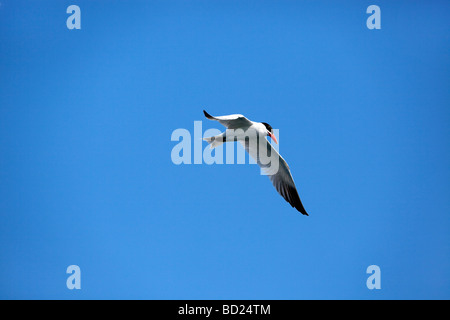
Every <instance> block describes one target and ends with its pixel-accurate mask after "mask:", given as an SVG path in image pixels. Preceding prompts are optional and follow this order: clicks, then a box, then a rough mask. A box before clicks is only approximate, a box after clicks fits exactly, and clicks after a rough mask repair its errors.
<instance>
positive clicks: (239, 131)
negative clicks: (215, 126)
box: [203, 110, 308, 215]
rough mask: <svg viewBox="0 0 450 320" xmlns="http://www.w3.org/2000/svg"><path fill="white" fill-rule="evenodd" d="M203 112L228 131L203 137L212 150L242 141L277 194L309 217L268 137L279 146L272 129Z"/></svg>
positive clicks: (264, 125)
mask: <svg viewBox="0 0 450 320" xmlns="http://www.w3.org/2000/svg"><path fill="white" fill-rule="evenodd" d="M203 113H204V114H205V117H206V118H208V119H210V120H215V121H218V122H219V123H220V124H222V125H223V126H225V127H226V128H227V130H226V131H225V132H222V133H221V134H219V135H217V136H214V137H209V138H204V140H205V141H207V142H208V143H209V144H210V146H211V148H215V147H217V146H219V145H221V144H222V143H224V142H227V141H239V142H240V143H241V144H242V145H243V146H244V148H245V150H246V151H247V152H248V154H249V155H250V156H251V157H252V158H253V159H254V160H255V161H256V163H257V164H258V165H259V166H260V167H261V168H262V169H263V170H264V171H265V172H266V174H267V175H268V176H269V179H270V181H272V184H273V186H274V187H275V189H276V190H277V191H278V193H279V194H280V195H281V196H282V197H283V198H284V199H285V200H286V201H287V202H289V204H290V205H291V206H292V207H294V208H295V209H297V210H298V211H299V212H301V213H302V214H304V215H308V213H307V212H306V210H305V208H304V207H303V204H302V202H301V200H300V196H299V195H298V192H297V188H296V187H295V183H294V179H293V178H292V174H291V170H290V169H289V165H288V164H287V162H286V161H285V160H284V159H283V157H282V156H280V154H279V153H278V152H277V151H276V150H275V149H274V148H273V147H272V145H271V144H270V143H269V141H268V140H267V138H266V137H267V136H269V137H270V138H271V139H272V140H273V141H274V142H275V143H277V144H278V141H277V138H276V137H275V135H274V134H273V129H272V127H271V126H270V125H269V124H268V123H265V122H254V121H250V120H249V119H247V118H246V117H244V116H243V115H242V114H232V115H227V116H217V117H213V116H212V115H210V114H209V113H208V112H206V111H205V110H203ZM264 156H266V158H264ZM267 159H270V160H271V162H270V164H272V163H276V164H277V166H276V167H275V166H272V167H271V166H270V165H269V164H268V161H263V160H267ZM274 168H275V169H274Z"/></svg>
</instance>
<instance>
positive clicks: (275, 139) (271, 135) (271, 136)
mask: <svg viewBox="0 0 450 320" xmlns="http://www.w3.org/2000/svg"><path fill="white" fill-rule="evenodd" d="M267 132H268V133H269V137H270V138H271V139H272V140H273V141H275V143H276V144H278V141H277V138H275V135H274V134H272V133H271V132H269V131H267Z"/></svg>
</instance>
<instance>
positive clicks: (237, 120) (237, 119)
mask: <svg viewBox="0 0 450 320" xmlns="http://www.w3.org/2000/svg"><path fill="white" fill-rule="evenodd" d="M203 113H204V114H205V117H206V118H208V119H209V120H216V121H219V123H220V124H222V125H223V126H225V127H227V129H243V130H245V128H248V127H250V126H251V125H252V124H253V122H251V121H250V120H248V119H247V118H246V117H244V116H243V115H242V114H230V115H228V116H219V117H213V116H212V115H210V114H209V113H208V112H206V111H205V110H203Z"/></svg>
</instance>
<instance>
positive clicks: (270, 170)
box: [240, 138, 308, 215]
mask: <svg viewBox="0 0 450 320" xmlns="http://www.w3.org/2000/svg"><path fill="white" fill-rule="evenodd" d="M258 139H261V143H259V141H258V143H249V141H248V140H247V141H240V142H241V144H242V145H243V146H244V148H245V150H246V151H247V152H248V154H249V155H250V156H251V157H252V158H253V159H254V160H255V161H256V163H257V164H258V165H259V166H260V167H261V168H262V169H263V170H264V171H266V172H267V175H268V176H269V179H270V181H272V184H273V186H274V187H275V189H277V191H278V193H279V194H280V195H281V196H282V197H283V198H284V199H285V200H286V201H287V202H289V204H290V205H291V206H292V207H294V208H295V209H297V210H298V211H299V212H301V213H302V214H304V215H308V213H307V212H306V210H305V208H304V207H303V204H302V201H301V200H300V196H299V195H298V192H297V188H296V187H295V183H294V179H293V178H292V175H291V170H290V169H289V165H288V164H287V163H286V161H285V160H284V159H283V157H282V156H280V154H279V153H278V152H277V150H275V149H274V148H273V147H272V145H271V144H270V143H269V141H268V140H267V139H266V138H258ZM258 150H261V152H258ZM262 155H264V157H266V155H268V157H269V158H270V159H272V161H273V162H278V164H277V166H276V167H275V168H274V167H271V166H270V165H268V161H261V157H262ZM274 169H277V170H274Z"/></svg>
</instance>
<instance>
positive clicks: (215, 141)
mask: <svg viewBox="0 0 450 320" xmlns="http://www.w3.org/2000/svg"><path fill="white" fill-rule="evenodd" d="M203 140H205V141H206V142H208V143H209V146H210V148H211V149H214V148H215V147H218V146H220V145H221V144H223V143H224V142H225V139H224V137H223V135H222V134H219V135H218V136H214V137H209V138H203Z"/></svg>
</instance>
